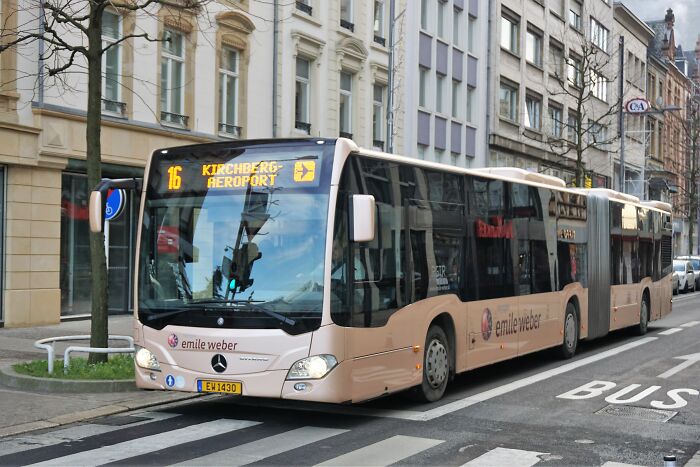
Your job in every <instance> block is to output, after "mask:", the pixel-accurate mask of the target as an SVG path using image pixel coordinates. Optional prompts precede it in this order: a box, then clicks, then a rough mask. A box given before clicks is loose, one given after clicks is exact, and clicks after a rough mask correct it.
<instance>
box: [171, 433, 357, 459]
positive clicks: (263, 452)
mask: <svg viewBox="0 0 700 467" xmlns="http://www.w3.org/2000/svg"><path fill="white" fill-rule="evenodd" d="M347 432H348V430H340V429H334V428H320V427H314V426H305V427H302V428H297V429H295V430H291V431H286V432H284V433H280V434H278V435H274V436H268V437H267V438H263V439H259V440H257V441H251V442H250V443H246V444H242V445H240V446H236V447H233V448H230V449H224V450H222V451H217V452H213V453H211V454H209V455H206V456H202V457H197V458H195V459H190V460H187V461H184V462H181V463H179V464H175V465H176V466H186V465H203V466H209V465H227V466H231V467H233V466H239V465H247V464H252V463H253V462H257V461H259V460H262V459H266V458H268V457H272V456H276V455H277V454H282V453H283V452H287V451H291V450H292V449H297V448H300V447H302V446H306V445H308V444H311V443H315V442H317V441H322V440H324V439H326V438H330V437H331V436H336V435H340V434H343V433H347Z"/></svg>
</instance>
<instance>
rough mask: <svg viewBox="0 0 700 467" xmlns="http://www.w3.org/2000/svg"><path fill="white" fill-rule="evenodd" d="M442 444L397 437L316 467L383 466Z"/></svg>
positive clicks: (427, 440)
mask: <svg viewBox="0 0 700 467" xmlns="http://www.w3.org/2000/svg"><path fill="white" fill-rule="evenodd" d="M442 443H444V441H443V440H439V439H428V438H417V437H414V436H402V435H397V436H392V437H391V438H388V439H385V440H384V441H380V442H378V443H374V444H370V445H369V446H365V447H364V448H360V449H356V450H354V451H350V452H349V453H347V454H343V455H342V456H338V457H334V458H333V459H329V460H327V461H325V462H322V463H320V464H318V465H334V466H343V465H354V466H366V465H372V466H385V465H390V464H393V463H395V462H399V461H401V460H403V459H406V458H407V457H411V456H413V455H415V454H418V453H419V452H422V451H425V450H426V449H430V448H432V447H433V446H437V445H438V444H442Z"/></svg>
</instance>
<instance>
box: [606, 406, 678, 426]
mask: <svg viewBox="0 0 700 467" xmlns="http://www.w3.org/2000/svg"><path fill="white" fill-rule="evenodd" d="M596 414H598V415H612V416H615V417H623V418H633V419H635V420H644V421H648V422H661V423H666V422H667V421H669V420H671V419H672V418H673V417H675V416H676V415H677V414H678V412H673V411H671V410H661V409H648V408H646V407H633V406H631V405H606V406H605V407H603V408H602V409H600V410H599V411H597V412H596Z"/></svg>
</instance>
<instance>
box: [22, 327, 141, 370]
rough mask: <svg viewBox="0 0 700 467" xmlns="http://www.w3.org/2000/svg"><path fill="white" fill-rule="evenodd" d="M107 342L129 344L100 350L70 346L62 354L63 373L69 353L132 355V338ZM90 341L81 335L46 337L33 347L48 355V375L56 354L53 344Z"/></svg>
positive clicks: (112, 338) (87, 335)
mask: <svg viewBox="0 0 700 467" xmlns="http://www.w3.org/2000/svg"><path fill="white" fill-rule="evenodd" d="M107 339H108V340H114V341H126V342H128V343H129V347H112V348H102V347H83V346H77V345H70V346H68V347H67V348H66V350H65V351H64V352H63V372H64V373H65V372H67V371H68V368H69V366H70V354H71V352H88V353H107V354H110V353H134V352H135V351H136V349H134V338H133V337H131V336H107ZM86 340H90V335H89V334H83V335H79V336H60V337H47V338H46V339H40V340H38V341H36V342H34V347H36V348H37V349H44V350H46V352H47V353H48V371H49V374H52V373H53V361H54V358H55V354H56V349H55V344H56V342H66V341H86Z"/></svg>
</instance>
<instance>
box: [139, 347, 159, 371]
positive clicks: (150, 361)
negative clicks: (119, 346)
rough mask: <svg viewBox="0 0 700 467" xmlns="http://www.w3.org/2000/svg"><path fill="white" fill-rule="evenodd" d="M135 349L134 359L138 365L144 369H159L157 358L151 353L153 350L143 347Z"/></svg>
mask: <svg viewBox="0 0 700 467" xmlns="http://www.w3.org/2000/svg"><path fill="white" fill-rule="evenodd" d="M137 349H138V350H137V351H136V356H135V357H134V360H136V364H137V365H138V366H140V367H141V368H145V369H146V370H153V371H160V365H159V364H158V359H157V358H156V356H155V355H153V352H151V351H150V350H148V349H145V348H143V347H137Z"/></svg>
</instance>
